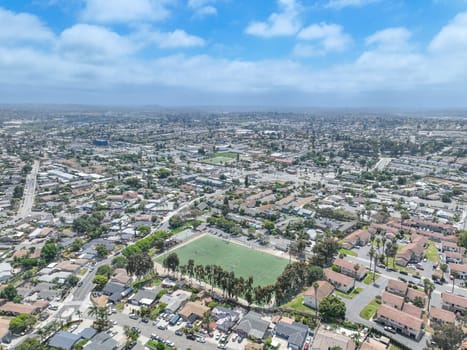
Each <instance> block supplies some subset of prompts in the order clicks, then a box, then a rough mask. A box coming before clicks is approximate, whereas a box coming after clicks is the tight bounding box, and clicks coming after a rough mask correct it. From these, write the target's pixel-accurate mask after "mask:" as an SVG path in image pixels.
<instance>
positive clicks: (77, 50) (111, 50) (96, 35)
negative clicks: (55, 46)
mask: <svg viewBox="0 0 467 350" xmlns="http://www.w3.org/2000/svg"><path fill="white" fill-rule="evenodd" d="M59 48H60V51H61V52H62V53H64V54H65V55H67V56H68V57H73V58H74V59H77V60H84V61H87V60H93V61H94V60H98V61H103V60H106V61H107V60H110V61H112V60H113V59H115V58H119V57H121V56H125V55H128V54H130V53H132V52H134V51H135V46H134V45H133V44H132V43H131V42H130V41H129V40H128V39H127V38H126V37H123V36H121V35H119V34H117V33H115V32H113V31H111V30H109V29H107V28H104V27H101V26H96V25H89V24H76V25H74V26H73V27H71V28H68V29H65V30H64V31H63V32H62V33H61V34H60V38H59Z"/></svg>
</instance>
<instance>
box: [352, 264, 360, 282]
mask: <svg viewBox="0 0 467 350" xmlns="http://www.w3.org/2000/svg"><path fill="white" fill-rule="evenodd" d="M353 269H354V271H355V274H354V278H355V279H357V273H358V270H360V265H359V264H355V265H354V266H353Z"/></svg>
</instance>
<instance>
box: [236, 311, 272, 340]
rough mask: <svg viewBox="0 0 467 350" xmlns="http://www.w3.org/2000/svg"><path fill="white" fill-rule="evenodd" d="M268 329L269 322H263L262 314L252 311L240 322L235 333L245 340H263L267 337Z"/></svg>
mask: <svg viewBox="0 0 467 350" xmlns="http://www.w3.org/2000/svg"><path fill="white" fill-rule="evenodd" d="M268 327H269V322H268V321H265V320H263V319H262V318H261V315H260V314H258V313H256V312H254V311H250V312H248V313H247V314H246V315H245V317H243V318H242V319H241V320H240V322H239V323H238V325H237V327H235V331H236V332H237V334H238V335H239V336H241V337H243V338H247V337H253V338H256V339H263V338H264V337H265V336H266V331H267V329H268Z"/></svg>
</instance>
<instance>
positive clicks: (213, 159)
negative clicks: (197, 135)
mask: <svg viewBox="0 0 467 350" xmlns="http://www.w3.org/2000/svg"><path fill="white" fill-rule="evenodd" d="M236 159H237V153H234V152H220V153H213V154H211V155H210V156H209V158H208V159H206V160H204V162H206V163H211V164H222V163H224V164H226V163H231V162H233V161H235V160H236Z"/></svg>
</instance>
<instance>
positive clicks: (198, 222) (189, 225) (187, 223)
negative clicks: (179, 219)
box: [170, 220, 203, 235]
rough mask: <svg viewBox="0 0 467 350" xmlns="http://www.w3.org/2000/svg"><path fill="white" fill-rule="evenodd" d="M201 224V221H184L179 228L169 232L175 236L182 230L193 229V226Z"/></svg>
mask: <svg viewBox="0 0 467 350" xmlns="http://www.w3.org/2000/svg"><path fill="white" fill-rule="evenodd" d="M202 223H203V221H202V220H188V221H185V222H184V223H183V224H181V225H180V226H178V227H176V228H174V229H173V230H171V231H170V232H171V233H172V234H174V235H175V234H177V233H180V232H182V231H183V230H185V229H186V228H188V227H193V226H194V225H201V224H202Z"/></svg>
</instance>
